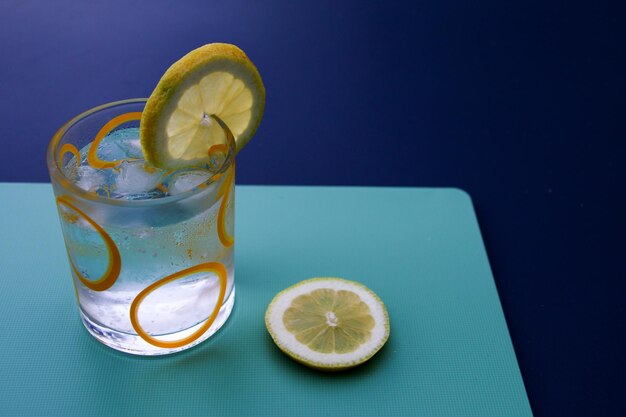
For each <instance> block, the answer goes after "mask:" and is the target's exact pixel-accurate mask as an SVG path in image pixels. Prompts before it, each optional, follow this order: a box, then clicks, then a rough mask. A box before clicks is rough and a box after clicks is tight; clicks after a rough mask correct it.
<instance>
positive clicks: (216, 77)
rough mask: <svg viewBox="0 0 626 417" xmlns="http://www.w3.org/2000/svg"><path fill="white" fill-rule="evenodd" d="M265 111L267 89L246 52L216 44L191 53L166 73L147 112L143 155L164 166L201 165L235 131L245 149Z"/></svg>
mask: <svg viewBox="0 0 626 417" xmlns="http://www.w3.org/2000/svg"><path fill="white" fill-rule="evenodd" d="M264 109H265V87H264V86H263V81H261V76H260V75H259V72H258V71H257V69H256V67H255V66H254V64H253V63H252V61H250V59H248V57H247V56H246V54H245V53H244V52H243V51H242V50H241V49H239V48H238V47H236V46H234V45H230V44H223V43H212V44H208V45H204V46H202V47H200V48H198V49H195V50H193V51H191V52H189V53H188V54H187V55H185V56H184V57H182V58H181V59H180V60H178V61H177V62H175V63H174V64H173V65H172V66H171V67H170V68H169V69H168V70H167V71H166V72H165V74H164V75H163V77H162V78H161V80H160V81H159V83H158V84H157V86H156V88H155V89H154V91H153V92H152V94H151V95H150V98H149V99H148V102H147V103H146V106H145V108H144V110H143V114H142V116H141V125H140V137H141V146H142V149H143V153H144V157H145V158H146V159H147V160H148V161H149V162H150V163H152V164H153V165H155V166H158V167H162V168H170V169H176V168H183V167H190V166H202V165H205V164H206V163H207V162H208V159H209V155H208V151H209V149H210V147H211V146H212V145H215V144H219V143H223V140H224V139H223V138H224V131H223V130H222V128H221V127H220V125H219V123H218V122H216V120H215V119H214V116H217V118H219V119H220V120H222V121H223V122H224V123H225V124H226V126H228V128H229V129H230V130H231V132H232V133H233V136H234V137H235V141H236V143H237V151H239V150H241V148H243V147H244V146H245V145H246V143H248V141H249V140H250V139H251V138H252V136H253V135H254V133H255V131H256V130H257V127H258V126H259V123H260V122H261V118H262V117H263V111H264Z"/></svg>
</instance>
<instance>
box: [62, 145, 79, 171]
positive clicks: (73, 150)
mask: <svg viewBox="0 0 626 417" xmlns="http://www.w3.org/2000/svg"><path fill="white" fill-rule="evenodd" d="M66 153H71V154H72V155H74V156H75V157H76V168H78V167H80V152H79V151H78V148H77V147H76V146H74V145H72V144H71V143H64V144H63V146H61V149H59V158H58V160H57V165H58V167H59V168H62V167H63V157H64V156H65V154H66Z"/></svg>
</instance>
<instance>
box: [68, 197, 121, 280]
mask: <svg viewBox="0 0 626 417" xmlns="http://www.w3.org/2000/svg"><path fill="white" fill-rule="evenodd" d="M62 205H64V206H66V207H69V208H70V209H71V210H72V211H74V212H75V213H76V214H78V215H79V216H80V217H82V218H83V219H84V220H85V221H86V222H87V223H89V224H90V225H91V226H92V227H93V228H94V230H95V231H96V232H97V233H98V234H99V235H100V237H101V238H102V240H103V241H104V244H105V245H106V248H107V251H108V253H109V263H108V265H107V269H106V271H104V274H102V276H101V277H100V278H98V279H97V280H95V281H91V280H88V279H87V278H86V277H85V276H84V275H83V274H82V273H81V272H80V271H79V270H78V268H76V264H74V260H73V259H72V257H71V256H69V258H70V265H71V266H72V270H73V271H74V273H75V274H76V276H77V277H78V279H79V280H80V282H82V283H83V284H84V285H85V286H86V287H87V288H89V289H90V290H93V291H104V290H107V289H109V288H111V287H112V286H113V284H115V281H117V277H119V275H120V270H121V269H122V259H121V257H120V251H119V250H118V249H117V246H116V245H115V242H113V239H111V236H109V234H108V233H107V232H105V231H104V229H103V228H102V227H101V226H100V225H99V224H98V223H96V222H95V221H94V220H93V219H92V218H91V217H89V216H88V215H87V214H86V213H85V212H84V211H82V210H81V209H79V208H78V207H76V206H75V205H74V204H73V203H72V202H71V201H70V197H69V196H66V195H62V196H59V197H57V206H62Z"/></svg>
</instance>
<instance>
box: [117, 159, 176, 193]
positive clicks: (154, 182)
mask: <svg viewBox="0 0 626 417" xmlns="http://www.w3.org/2000/svg"><path fill="white" fill-rule="evenodd" d="M163 174H164V172H163V171H162V170H160V169H157V168H154V167H152V166H149V165H147V163H146V162H145V161H141V160H124V161H122V162H121V163H120V164H119V165H118V166H117V167H116V168H115V169H114V178H113V184H112V187H111V197H112V198H127V199H137V198H154V196H153V194H155V191H157V193H156V194H158V189H157V187H158V186H159V184H160V182H161V177H163ZM141 196H145V197H141Z"/></svg>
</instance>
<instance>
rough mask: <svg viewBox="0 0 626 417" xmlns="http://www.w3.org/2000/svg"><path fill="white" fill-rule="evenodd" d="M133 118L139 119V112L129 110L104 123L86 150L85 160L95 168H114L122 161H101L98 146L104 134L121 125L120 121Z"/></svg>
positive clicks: (127, 120)
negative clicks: (87, 150)
mask: <svg viewBox="0 0 626 417" xmlns="http://www.w3.org/2000/svg"><path fill="white" fill-rule="evenodd" d="M133 120H141V112H139V111H138V112H130V113H124V114H120V115H119V116H116V117H114V118H113V119H111V120H110V121H109V122H108V123H107V124H105V125H104V126H103V127H102V129H100V131H99V132H98V134H97V135H96V137H95V138H94V140H93V142H92V143H91V146H90V147H89V152H87V162H88V163H89V165H91V166H92V167H93V168H95V169H107V168H115V167H116V166H118V165H119V164H120V163H121V162H122V161H103V160H102V159H100V158H99V157H98V153H97V152H98V147H99V146H100V142H102V139H104V137H105V136H106V135H108V134H109V133H110V132H111V131H112V130H113V129H115V128H116V127H118V126H119V125H121V124H122V123H126V122H131V121H133Z"/></svg>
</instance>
